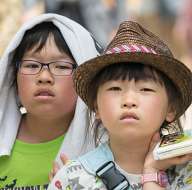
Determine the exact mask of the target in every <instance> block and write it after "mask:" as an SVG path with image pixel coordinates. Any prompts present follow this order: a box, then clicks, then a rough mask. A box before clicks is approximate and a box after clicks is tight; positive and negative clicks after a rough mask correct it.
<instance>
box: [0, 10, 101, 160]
mask: <svg viewBox="0 0 192 190" xmlns="http://www.w3.org/2000/svg"><path fill="white" fill-rule="evenodd" d="M44 21H51V22H53V23H54V24H55V25H56V26H57V27H58V28H59V30H60V31H61V34H62V35H63V37H64V39H65V41H66V43H67V45H68V46H69V49H70V50H71V53H72V55H73V57H74V59H75V60H76V62H77V64H78V65H80V64H81V63H83V62H84V61H86V60H88V59H90V58H93V57H95V56H97V55H98V54H99V53H98V51H97V49H96V47H95V41H94V40H93V38H92V37H91V35H90V33H89V32H88V31H87V30H85V29H84V28H83V27H82V26H80V25H79V24H77V23H76V22H74V21H72V20H70V19H68V18H66V17H64V16H60V15H57V14H42V15H40V16H38V17H35V18H34V19H32V20H31V21H28V22H27V23H26V24H24V25H23V27H21V29H20V30H19V31H18V32H17V33H16V35H15V36H14V38H13V39H12V41H11V42H10V44H9V45H8V47H7V49H6V50H5V53H4V54H3V55H2V58H1V61H0V102H1V106H0V156H2V155H10V153H11V149H12V147H13V144H14V141H15V139H16V135H17V131H18V126H19V123H20V119H21V113H20V111H19V109H18V106H17V95H16V93H15V89H14V88H15V87H14V86H10V83H11V81H12V80H13V75H11V74H10V67H9V66H10V64H11V61H12V57H13V53H14V50H15V49H16V48H17V47H18V45H19V44H20V42H21V40H22V38H23V36H24V34H25V32H26V30H28V29H31V28H32V27H34V26H35V25H37V24H39V23H41V22H44ZM86 126H87V108H86V106H85V104H84V103H83V102H82V101H81V100H80V99H78V100H77V106H76V111H75V115H74V118H73V121H72V122H71V124H70V127H69V130H68V132H67V134H66V136H65V140H64V142H63V144H62V146H61V149H60V151H59V153H60V152H61V151H62V152H64V153H65V154H66V155H67V156H68V157H70V158H74V157H76V156H78V155H81V154H82V153H84V152H86V151H88V150H89V149H91V148H92V147H93V144H92V143H91V142H86V143H85V145H87V146H86V147H85V146H83V147H84V148H82V145H84V137H85V133H86ZM90 139H91V138H90ZM59 153H58V155H59ZM57 158H58V157H57Z"/></svg>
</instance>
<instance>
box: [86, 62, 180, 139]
mask: <svg viewBox="0 0 192 190" xmlns="http://www.w3.org/2000/svg"><path fill="white" fill-rule="evenodd" d="M132 79H134V80H135V81H139V80H153V81H155V82H157V83H159V84H160V85H162V86H164V87H165V89H166V92H167V95H168V100H169V104H170V106H171V108H172V109H173V111H175V112H176V116H177V114H178V113H179V108H180V100H181V94H180V92H179V90H178V89H177V88H176V86H175V85H174V84H173V82H172V81H171V80H170V79H169V78H168V77H167V76H166V75H165V74H164V73H162V72H161V71H159V70H156V69H155V68H153V67H151V66H146V65H144V64H141V63H129V64H125V63H118V64H112V65H109V66H107V67H105V68H104V69H102V70H101V71H100V72H98V73H97V74H96V75H95V76H94V78H93V79H92V80H91V82H90V84H89V87H88V95H87V97H88V105H89V108H90V113H92V112H91V111H95V101H96V99H97V92H98V88H99V86H100V85H102V84H104V83H105V82H107V81H110V80H132ZM90 124H91V126H92V127H94V131H95V132H94V136H95V142H97V140H98V126H99V125H100V122H98V121H95V122H94V123H90ZM167 125H168V123H166V122H164V123H163V125H162V127H161V129H160V132H161V130H162V128H166V126H167ZM176 126H178V129H179V130H182V127H181V125H180V122H179V120H178V121H177V125H176ZM167 129H168V128H167Z"/></svg>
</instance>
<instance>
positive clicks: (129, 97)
mask: <svg viewBox="0 0 192 190" xmlns="http://www.w3.org/2000/svg"><path fill="white" fill-rule="evenodd" d="M137 105H138V98H137V93H136V92H134V91H132V90H129V91H127V92H125V93H124V94H123V97H122V104H121V107H122V108H126V107H127V108H132V107H137Z"/></svg>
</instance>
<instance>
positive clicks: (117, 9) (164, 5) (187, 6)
mask: <svg viewBox="0 0 192 190" xmlns="http://www.w3.org/2000/svg"><path fill="white" fill-rule="evenodd" d="M1 2H2V3H1V7H0V34H1V35H0V42H1V43H0V44H1V45H0V55H1V54H2V51H3V50H4V48H5V47H6V45H7V43H8V42H9V40H10V38H11V37H12V36H13V35H14V33H15V32H16V31H17V29H18V27H19V26H20V25H21V24H22V23H23V22H26V21H27V20H28V19H30V18H32V17H33V16H34V15H38V14H41V13H44V12H53V13H58V14H62V15H65V16H67V17H69V18H72V19H74V20H75V21H77V22H79V23H80V24H81V25H83V26H84V27H85V28H87V29H88V30H90V31H91V32H92V34H93V36H95V38H96V39H97V41H98V42H100V44H101V45H102V46H103V47H105V46H106V44H107V43H108V42H109V41H110V39H111V38H112V37H113V35H114V34H115V32H116V29H117V27H118V25H119V23H120V22H121V21H122V20H137V21H139V22H140V23H141V24H143V25H144V26H145V27H147V28H148V29H149V30H151V31H153V32H154V33H156V34H157V35H159V36H160V37H161V38H162V39H164V41H165V42H167V43H168V44H169V47H170V48H171V49H172V50H173V52H174V54H175V56H176V57H177V58H179V59H182V60H184V61H185V62H186V63H187V65H188V66H189V67H190V68H191V67H192V66H191V65H192V64H191V63H190V62H191V60H192V24H190V22H191V20H192V0H177V1H175V0H2V1H1Z"/></svg>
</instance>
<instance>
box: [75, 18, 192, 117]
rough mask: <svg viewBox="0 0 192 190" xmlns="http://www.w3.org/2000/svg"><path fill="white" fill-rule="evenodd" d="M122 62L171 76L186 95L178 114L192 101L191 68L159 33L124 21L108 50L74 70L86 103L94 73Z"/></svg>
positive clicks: (77, 83)
mask: <svg viewBox="0 0 192 190" xmlns="http://www.w3.org/2000/svg"><path fill="white" fill-rule="evenodd" d="M122 62H124V63H125V64H129V63H130V62H131V63H134V62H137V63H142V64H145V65H149V66H152V67H154V68H156V69H157V70H160V71H161V72H163V73H164V74H165V75H166V76H168V78H169V79H171V80H172V82H173V83H174V84H175V86H176V87H177V89H178V90H179V91H180V93H181V96H182V100H181V108H180V113H179V115H178V116H180V115H182V114H183V113H184V111H185V110H186V109H187V107H188V106H189V105H190V104H191V101H192V73H191V71H190V70H189V69H188V68H187V67H186V66H185V65H184V64H183V63H182V62H180V61H178V60H176V59H175V58H174V57H173V55H172V53H171V51H170V50H169V48H168V47H167V45H166V44H164V43H163V42H162V41H161V40H160V39H159V38H158V37H157V36H155V35H154V34H153V33H151V32H150V31H148V30H146V29H145V28H143V27H142V26H141V25H139V24H138V23H136V22H132V21H125V22H122V23H121V24H120V26H119V29H118V31H117V34H116V36H115V37H114V38H113V40H112V41H111V43H110V44H109V45H108V47H107V48H106V50H105V51H104V53H103V54H102V55H100V56H98V57H96V58H93V59H91V60H89V61H86V62H85V63H84V64H82V65H81V66H79V67H78V68H77V69H76V71H75V72H74V75H73V79H74V84H75V88H76V91H77V93H78V94H79V96H80V97H81V98H82V99H83V101H84V102H85V103H86V104H88V101H87V95H88V87H89V84H90V82H91V80H92V79H93V78H94V76H95V75H96V74H97V73H98V72H99V71H101V70H102V69H103V68H104V67H106V66H109V65H111V64H118V63H122ZM88 106H89V105H88Z"/></svg>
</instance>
